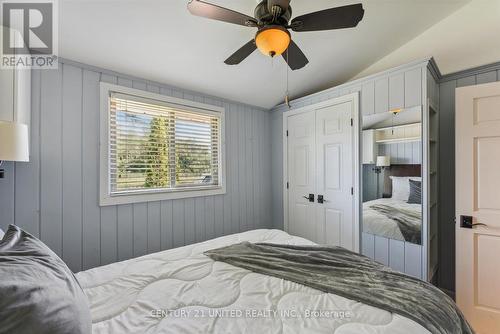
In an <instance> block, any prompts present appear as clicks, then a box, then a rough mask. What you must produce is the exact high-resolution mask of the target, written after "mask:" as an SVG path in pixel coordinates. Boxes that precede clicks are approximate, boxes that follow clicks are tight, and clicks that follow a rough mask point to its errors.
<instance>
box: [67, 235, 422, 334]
mask: <svg viewBox="0 0 500 334" xmlns="http://www.w3.org/2000/svg"><path fill="white" fill-rule="evenodd" d="M241 241H250V242H266V243H275V244H289V245H314V243H312V242H310V241H308V240H306V239H302V238H299V237H294V236H291V235H289V234H287V233H286V232H283V231H279V230H254V231H249V232H244V233H240V234H234V235H229V236H224V237H221V238H217V239H213V240H209V241H206V242H202V243H198V244H194V245H189V246H185V247H181V248H176V249H172V250H167V251H163V252H159V253H155V254H151V255H147V256H143V257H140V258H135V259H131V260H128V261H124V262H119V263H114V264H110V265H107V266H103V267H99V268H95V269H91V270H87V271H84V272H80V273H78V274H76V277H77V279H78V281H79V282H80V284H81V286H82V288H83V289H84V292H85V294H86V295H87V297H88V300H89V304H90V310H91V315H92V322H93V325H92V331H93V334H113V333H116V334H118V333H119V334H126V333H141V334H148V333H335V334H362V333H374V334H375V333H380V334H381V333H401V334H402V333H405V334H409V333H429V331H427V330H426V329H424V328H423V327H422V326H421V325H419V324H417V323H416V322H414V321H412V320H410V319H407V318H405V317H403V316H400V315H397V314H392V313H390V312H387V311H384V310H381V309H378V308H375V307H372V306H368V305H364V304H362V303H359V302H355V301H352V300H350V299H347V298H343V297H340V296H337V295H335V294H328V293H323V292H320V291H318V290H315V289H312V288H308V287H306V286H304V285H301V284H297V283H293V282H291V281H287V280H282V279H279V278H274V277H271V276H265V275H261V274H257V273H253V272H250V271H248V270H246V269H242V268H238V267H235V266H232V265H229V264H227V263H224V262H219V261H217V262H215V261H213V260H211V259H210V258H208V257H207V256H205V255H203V252H205V251H207V250H210V249H214V248H218V247H223V246H228V245H231V244H235V243H238V242H241ZM320 310H333V311H335V312H334V313H330V314H328V315H321V314H314V313H309V312H316V311H320ZM271 311H275V312H277V313H273V312H271ZM242 312H243V314H242ZM247 312H250V313H247ZM275 315H280V316H275ZM298 315H300V316H298ZM308 315H309V316H308Z"/></svg>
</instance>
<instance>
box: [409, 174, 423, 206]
mask: <svg viewBox="0 0 500 334" xmlns="http://www.w3.org/2000/svg"><path fill="white" fill-rule="evenodd" d="M409 182H410V196H409V197H408V203H410V204H422V182H421V181H415V180H410V181H409Z"/></svg>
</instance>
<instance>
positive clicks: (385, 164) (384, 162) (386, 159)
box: [373, 155, 391, 196]
mask: <svg viewBox="0 0 500 334" xmlns="http://www.w3.org/2000/svg"><path fill="white" fill-rule="evenodd" d="M390 166H391V157H390V156H389V155H379V156H377V163H376V165H375V167H373V171H374V172H375V174H377V196H378V194H379V183H380V181H379V174H380V173H381V172H382V170H383V169H385V168H389V167H390Z"/></svg>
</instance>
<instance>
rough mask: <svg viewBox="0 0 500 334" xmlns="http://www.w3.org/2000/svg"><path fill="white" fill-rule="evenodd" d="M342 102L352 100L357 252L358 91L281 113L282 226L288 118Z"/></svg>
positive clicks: (356, 242) (285, 204)
mask: <svg viewBox="0 0 500 334" xmlns="http://www.w3.org/2000/svg"><path fill="white" fill-rule="evenodd" d="M344 102H352V106H353V113H352V115H353V127H352V133H353V153H354V154H353V157H354V159H353V168H354V182H353V188H354V195H353V201H354V203H353V204H354V205H353V217H354V235H356V236H357V238H355V240H354V250H355V251H356V252H359V247H360V241H361V233H360V228H359V221H360V210H361V209H360V205H358V203H360V197H359V196H360V193H361V187H360V184H361V182H360V175H361V174H360V166H361V165H360V160H359V159H360V140H361V138H360V137H361V131H360V129H359V119H360V115H359V112H360V110H359V92H354V93H350V94H346V95H343V96H340V97H336V98H332V99H329V100H326V101H323V102H318V103H315V104H311V105H308V106H305V107H300V108H297V109H294V110H290V111H287V112H284V113H283V211H284V212H283V220H284V228H285V231H288V188H287V182H288V137H287V129H288V118H289V117H290V116H293V115H297V114H302V113H306V112H310V111H314V110H316V109H321V108H325V107H328V106H331V105H334V104H340V103H344Z"/></svg>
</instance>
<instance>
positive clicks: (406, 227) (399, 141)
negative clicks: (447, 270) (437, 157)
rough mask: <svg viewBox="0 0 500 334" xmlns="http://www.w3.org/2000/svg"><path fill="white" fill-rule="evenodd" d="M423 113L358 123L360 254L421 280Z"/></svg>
mask: <svg viewBox="0 0 500 334" xmlns="http://www.w3.org/2000/svg"><path fill="white" fill-rule="evenodd" d="M422 130H423V127H422V108H421V107H414V108H409V109H398V110H395V111H392V112H385V113H378V114H372V115H364V116H363V118H362V152H363V154H362V167H361V169H362V205H361V217H362V218H361V222H362V223H361V228H362V244H363V253H364V254H365V255H368V256H370V257H372V258H373V259H375V260H376V261H378V262H380V263H383V264H385V265H388V266H390V267H392V268H393V269H395V270H398V271H401V272H404V273H407V274H410V275H412V276H415V277H419V278H422V277H423V270H422V268H423V256H424V252H423V246H422V245H423V235H424V234H423V233H424V221H425V214H424V212H425V211H424V205H423V189H424V187H423V178H422V173H423V170H424V169H425V168H423V166H422V164H423V160H424V159H423V152H424V149H423V141H422V134H423V131H422Z"/></svg>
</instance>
